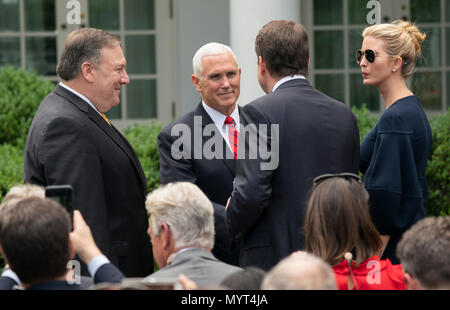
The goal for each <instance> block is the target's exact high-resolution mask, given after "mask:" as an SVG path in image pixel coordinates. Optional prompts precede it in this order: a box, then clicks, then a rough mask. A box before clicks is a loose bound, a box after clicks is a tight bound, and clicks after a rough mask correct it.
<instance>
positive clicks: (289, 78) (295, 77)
mask: <svg viewBox="0 0 450 310" xmlns="http://www.w3.org/2000/svg"><path fill="white" fill-rule="evenodd" d="M298 79H303V80H306V78H305V76H304V75H301V74H295V75H290V76H285V77H284V78H282V79H281V80H279V81H278V82H277V83H276V84H275V85H274V86H273V89H272V92H274V91H275V90H276V89H277V88H278V87H280V85H281V84H283V83H286V82H287V81H291V80H298Z"/></svg>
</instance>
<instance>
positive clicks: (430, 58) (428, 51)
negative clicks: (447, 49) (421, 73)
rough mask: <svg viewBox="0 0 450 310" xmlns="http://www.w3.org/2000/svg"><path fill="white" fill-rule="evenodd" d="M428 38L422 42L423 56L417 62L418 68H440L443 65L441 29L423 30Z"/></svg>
mask: <svg viewBox="0 0 450 310" xmlns="http://www.w3.org/2000/svg"><path fill="white" fill-rule="evenodd" d="M421 31H422V32H425V33H426V35H427V37H426V39H425V41H423V42H422V55H423V57H420V58H419V59H418V61H417V66H418V67H439V66H440V65H441V29H439V28H423V29H421Z"/></svg>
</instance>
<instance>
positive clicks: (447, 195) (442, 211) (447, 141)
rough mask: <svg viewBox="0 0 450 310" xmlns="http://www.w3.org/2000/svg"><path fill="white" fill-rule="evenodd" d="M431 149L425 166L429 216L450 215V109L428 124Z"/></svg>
mask: <svg viewBox="0 0 450 310" xmlns="http://www.w3.org/2000/svg"><path fill="white" fill-rule="evenodd" d="M430 126H431V131H432V132H433V148H432V152H431V156H430V159H429V161H428V165H427V171H426V176H427V181H428V188H429V189H428V191H429V194H428V203H427V213H428V214H429V215H435V216H439V215H450V109H449V110H447V113H445V114H444V115H437V116H435V117H434V118H433V119H432V121H431V122H430Z"/></svg>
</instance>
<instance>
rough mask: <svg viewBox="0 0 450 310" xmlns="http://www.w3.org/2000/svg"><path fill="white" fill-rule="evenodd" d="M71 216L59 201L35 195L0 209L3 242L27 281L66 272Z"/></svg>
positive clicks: (3, 245) (4, 247) (21, 277)
mask: <svg viewBox="0 0 450 310" xmlns="http://www.w3.org/2000/svg"><path fill="white" fill-rule="evenodd" d="M69 233H70V218H69V214H68V213H67V211H66V210H65V209H64V208H63V207H61V205H59V204H58V203H57V202H55V201H52V200H49V199H47V198H40V197H31V198H26V199H22V200H19V201H18V202H17V203H16V204H10V205H7V206H5V207H4V208H2V209H1V211H0V244H1V247H2V249H3V254H4V255H5V257H6V258H7V260H8V262H9V264H10V265H11V269H12V270H14V272H15V273H16V274H17V275H18V277H19V279H20V280H21V281H22V282H23V283H30V284H31V283H39V282H45V281H50V280H54V279H56V278H58V277H61V276H63V275H64V274H65V273H66V271H67V269H66V265H67V262H68V261H69V259H70V246H69Z"/></svg>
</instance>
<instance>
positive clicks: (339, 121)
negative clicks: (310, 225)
mask: <svg viewBox="0 0 450 310" xmlns="http://www.w3.org/2000/svg"><path fill="white" fill-rule="evenodd" d="M243 110H244V111H243V113H242V116H243V118H244V119H245V122H246V123H247V124H255V125H256V127H257V128H258V127H259V125H261V124H263V125H264V124H265V125H267V126H268V127H267V128H268V129H269V133H268V137H267V139H268V140H264V143H269V145H270V147H271V148H272V149H274V148H275V145H276V143H278V144H279V152H278V166H277V167H276V168H275V169H269V170H262V169H261V163H266V164H267V163H268V162H270V160H263V158H264V157H262V156H261V154H258V156H256V159H248V156H247V159H238V163H237V171H236V179H235V189H234V191H233V193H232V196H231V201H230V205H229V208H228V209H227V212H226V215H227V223H228V225H229V228H230V230H231V233H232V235H233V236H234V237H235V238H242V243H241V245H242V247H241V256H240V265H241V266H250V265H253V266H257V267H260V268H262V269H265V270H268V269H269V268H271V267H272V266H274V265H275V264H276V263H277V262H278V261H280V260H281V259H282V258H284V257H286V256H288V255H289V254H290V253H292V252H294V251H296V250H300V249H304V246H305V240H304V236H303V233H302V229H301V228H302V226H303V223H304V217H305V211H306V203H307V200H308V198H309V193H310V190H311V187H312V181H313V179H314V178H315V177H316V176H319V175H321V174H323V173H337V172H353V173H357V172H358V165H359V133H358V125H357V121H356V118H355V116H354V115H353V113H352V112H351V111H350V109H349V108H348V107H346V106H345V105H344V104H342V103H340V102H338V101H336V100H334V99H332V98H330V97H328V96H326V95H324V94H322V93H321V92H319V91H317V90H315V89H313V88H312V87H311V86H310V84H309V83H308V81H307V80H303V79H300V80H298V79H297V80H291V81H288V82H285V83H283V84H282V85H281V86H280V87H279V88H278V89H276V91H275V92H273V93H271V94H268V95H266V96H263V97H261V98H258V99H256V100H254V101H253V102H251V103H249V104H248V105H246V106H245V107H244V108H243ZM271 125H279V129H278V137H277V135H276V134H273V135H272V134H271V133H270V128H275V127H274V126H273V127H272V126H271ZM263 132H264V131H263ZM264 133H265V134H267V131H265V132H264ZM260 134H261V131H260ZM241 136H242V135H241ZM248 140H249V139H246V140H244V141H243V139H240V140H239V149H240V150H241V149H242V148H243V145H242V143H244V145H245V152H246V154H249V153H248V152H249V145H250V143H249V141H248ZM260 143H261V142H260ZM274 152H275V151H274ZM275 153H276V152H275ZM274 162H276V161H274Z"/></svg>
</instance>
